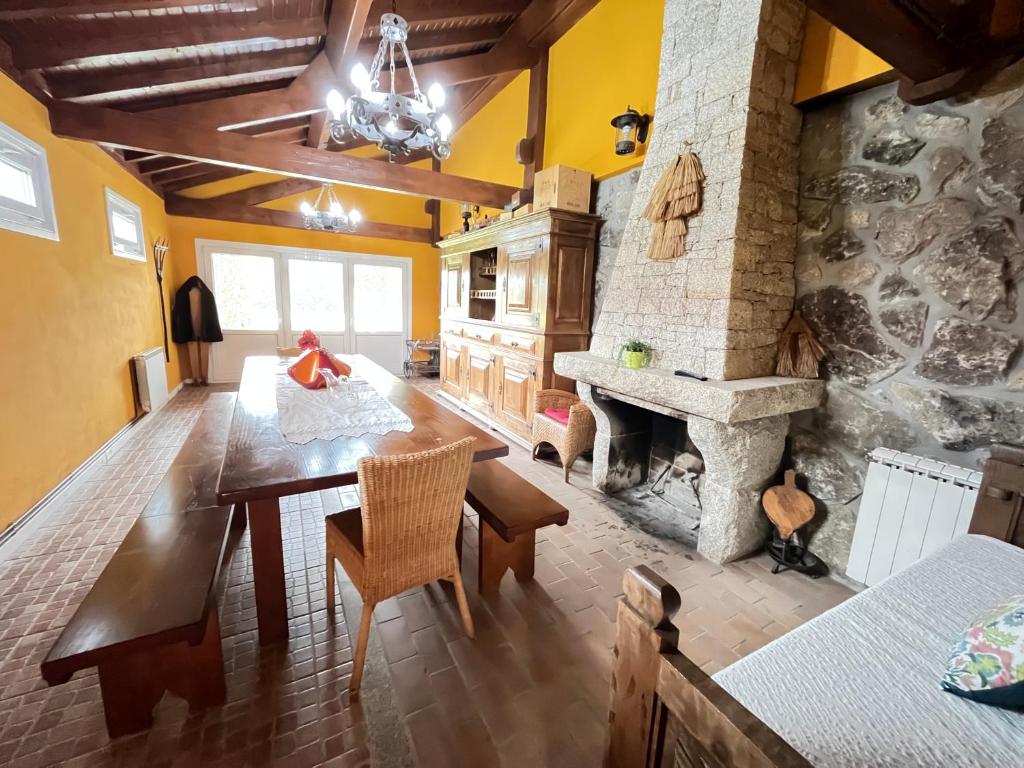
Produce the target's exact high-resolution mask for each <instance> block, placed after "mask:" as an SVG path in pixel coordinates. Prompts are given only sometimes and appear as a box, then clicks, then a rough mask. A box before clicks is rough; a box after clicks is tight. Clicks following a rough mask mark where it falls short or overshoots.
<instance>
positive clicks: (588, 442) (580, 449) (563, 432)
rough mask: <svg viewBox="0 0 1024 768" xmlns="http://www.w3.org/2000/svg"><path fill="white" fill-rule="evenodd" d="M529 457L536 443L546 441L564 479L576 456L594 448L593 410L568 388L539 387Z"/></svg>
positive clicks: (534, 452) (534, 455)
mask: <svg viewBox="0 0 1024 768" xmlns="http://www.w3.org/2000/svg"><path fill="white" fill-rule="evenodd" d="M533 410H534V411H535V413H534V416H533V441H532V442H533V458H534V459H536V458H537V447H538V446H539V445H540V444H541V443H548V444H549V445H551V446H552V447H553V448H554V449H555V450H556V451H558V457H559V458H560V459H561V460H562V470H563V471H564V473H565V482H567V483H568V482H569V472H570V471H571V470H572V465H573V463H574V462H575V461H576V459H577V457H578V456H579V455H580V454H581V453H584V452H586V451H589V450H592V449H593V448H594V435H595V434H596V432H597V424H596V423H595V421H594V414H592V413H591V412H590V409H589V408H588V407H587V406H586V405H584V404H583V403H582V402H580V399H579V397H577V396H576V395H574V394H573V393H572V392H563V391H562V390H560V389H542V390H540V391H538V392H537V394H536V396H535V399H534V408H533Z"/></svg>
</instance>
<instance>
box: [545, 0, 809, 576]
mask: <svg viewBox="0 0 1024 768" xmlns="http://www.w3.org/2000/svg"><path fill="white" fill-rule="evenodd" d="M803 20H804V7H803V4H802V3H800V2H798V0H728V1H726V0H667V2H666V3H665V17H664V31H663V37H662V48H661V64H660V73H659V82H658V94H657V103H656V109H655V115H654V123H653V134H652V138H651V142H650V146H649V147H648V150H647V154H646V156H645V158H644V163H643V166H642V168H641V169H640V173H639V177H638V180H637V185H636V190H635V193H634V195H633V199H632V202H631V204H630V209H629V214H628V217H627V219H626V224H625V227H624V229H623V231H622V235H621V242H620V243H619V245H618V248H617V251H616V253H615V255H614V261H613V263H611V264H603V265H600V268H599V272H601V273H602V274H603V277H602V278H601V279H603V281H604V284H603V285H601V286H599V294H600V304H599V306H598V308H597V312H596V316H595V321H594V329H593V337H592V341H591V346H590V351H589V352H577V353H562V354H557V355H556V356H555V370H556V371H557V372H558V373H559V374H561V375H562V376H566V377H568V378H571V379H574V380H576V381H577V387H578V391H579V394H580V396H581V397H582V398H583V400H584V401H585V402H587V403H588V404H589V405H590V407H591V409H592V410H593V411H594V415H595V418H596V419H597V424H598V434H597V440H596V445H595V449H594V469H593V482H594V486H595V487H596V488H598V489H599V490H602V491H605V492H608V493H612V492H616V491H621V490H623V489H626V488H630V487H633V486H636V485H637V484H638V483H641V482H649V481H650V480H651V479H652V478H650V470H651V463H652V461H651V457H652V435H656V433H657V432H658V431H659V430H660V431H664V429H665V422H659V421H657V419H655V418H654V417H652V414H657V416H658V417H660V418H667V419H671V420H675V421H676V422H677V423H678V424H679V428H680V429H681V430H683V431H682V433H681V434H682V435H683V436H684V437H682V438H677V441H679V440H685V441H687V443H686V444H692V446H693V447H694V448H695V449H696V452H697V453H699V457H700V460H701V461H702V464H703V476H702V477H701V479H700V493H699V515H700V535H699V544H698V549H699V550H700V552H701V553H702V554H704V555H705V556H706V557H708V558H710V559H712V560H715V561H717V562H725V561H728V560H732V559H735V558H737V557H740V556H742V555H744V554H747V553H749V552H750V551H752V550H753V549H755V548H757V547H758V546H759V545H760V544H762V543H763V541H764V537H765V534H766V532H767V521H766V519H765V517H764V515H763V513H762V512H761V510H760V493H761V491H762V490H763V488H764V487H765V485H766V484H767V483H768V482H769V481H770V480H771V479H772V477H773V476H774V475H775V474H776V472H777V470H778V467H779V463H780V461H781V459H782V455H783V451H784V449H785V440H786V434H787V432H788V428H789V415H788V414H790V413H793V412H796V411H800V410H805V409H809V408H814V407H816V406H817V405H818V404H819V403H820V401H821V398H822V393H823V385H822V383H821V382H819V381H805V380H799V379H783V378H779V377H775V376H772V375H771V374H772V372H773V370H774V364H775V356H776V349H777V345H778V338H779V334H780V332H781V330H782V328H783V327H784V326H785V324H786V323H787V321H788V320H789V317H790V314H791V312H792V308H793V297H794V294H795V284H794V279H793V263H794V259H795V256H796V240H797V230H796V226H797V190H798V157H799V139H800V124H801V117H800V113H799V112H798V111H797V109H796V108H795V107H793V106H792V104H791V97H792V91H793V81H794V77H795V71H796V60H797V57H798V55H799V51H800V42H801V35H802V30H803ZM684 141H690V142H691V143H692V145H693V149H694V151H695V152H696V153H697V154H698V155H699V156H700V158H701V161H702V163H703V165H704V170H705V174H706V176H707V180H706V183H705V190H704V205H703V209H702V211H701V213H700V214H699V215H698V216H695V217H693V218H692V219H691V220H690V221H689V222H688V224H689V227H690V231H689V234H688V235H687V239H686V247H685V252H684V255H683V256H682V257H681V258H679V259H676V260H675V261H672V262H654V261H649V260H648V259H647V250H648V246H649V243H650V236H651V229H652V227H651V224H650V223H649V222H647V221H646V220H645V219H644V218H643V215H642V214H643V211H644V208H645V206H646V204H647V201H648V200H649V198H650V195H651V191H652V190H653V188H654V186H655V185H656V184H657V182H658V180H659V179H660V177H661V175H662V173H663V171H664V169H665V167H666V165H667V164H668V163H669V162H671V161H672V160H673V159H674V158H675V157H676V155H678V154H679V153H680V152H682V151H683V149H684ZM629 338H638V339H640V340H642V341H645V342H647V343H649V344H651V345H652V346H653V347H654V348H655V350H656V351H655V354H654V357H653V360H652V367H651V368H646V369H642V370H630V369H627V368H625V367H622V366H620V365H618V364H617V362H616V359H615V358H616V353H617V351H618V349H619V348H620V346H621V345H622V343H623V342H624V341H625V340H627V339H629ZM677 370H682V371H685V372H687V373H689V374H693V375H694V376H680V375H676V373H675V372H676V371H677ZM696 377H706V379H707V380H706V381H701V380H699V379H698V378H696ZM685 452H686V451H684V453H685ZM694 455H696V454H694ZM657 458H658V457H657V455H655V460H656V459H657ZM684 461H685V460H684ZM655 463H656V461H655ZM683 476H684V477H685V474H684V475H683ZM655 490H657V489H655ZM668 514H672V513H671V511H669V512H668Z"/></svg>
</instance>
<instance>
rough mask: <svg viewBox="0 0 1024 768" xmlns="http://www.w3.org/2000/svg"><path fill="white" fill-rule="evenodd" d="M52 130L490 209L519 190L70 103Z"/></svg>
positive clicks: (56, 109)
mask: <svg viewBox="0 0 1024 768" xmlns="http://www.w3.org/2000/svg"><path fill="white" fill-rule="evenodd" d="M50 125H51V128H52V130H53V132H54V133H55V134H56V135H58V136H61V137H63V138H69V139H80V140H84V141H92V142H96V143H99V144H105V145H107V146H112V147H119V148H123V149H138V150H147V151H150V152H157V153H161V154H165V155H176V156H178V157H185V158H189V159H194V160H200V161H203V162H208V163H213V164H215V165H225V166H229V167H234V168H239V169H248V170H252V171H266V172H270V173H280V174H282V175H286V176H299V177H303V178H310V179H319V180H321V181H329V182H338V183H341V184H348V185H351V186H356V187H368V188H372V189H384V190H390V191H394V192H401V193H404V194H411V195H420V196H424V197H439V198H442V199H445V200H453V201H457V202H468V203H476V204H478V205H482V206H487V207H490V208H500V207H502V206H504V205H505V203H507V202H508V200H509V199H510V198H511V196H512V194H513V193H514V192H515V191H516V188H515V187H510V186H508V185H505V184H496V183H493V182H488V181H481V180H478V179H469V178H464V177H460V176H451V175H447V174H443V173H435V172H433V171H428V170H424V169H420V168H410V167H404V166H400V165H396V164H392V163H381V162H379V161H376V160H369V159H365V158H359V157H352V156H350V155H346V154H343V153H340V152H324V151H322V150H317V149H314V148H312V147H305V146H292V145H288V144H281V143H279V142H274V141H268V140H264V139H254V138H249V137H246V136H239V135H237V134H233V133H229V132H224V131H215V130H210V129H207V130H203V129H201V128H196V127H193V126H191V125H183V124H179V123H172V122H170V121H168V120H160V119H156V118H153V117H150V116H147V115H142V114H131V113H127V112H121V111H118V110H113V109H105V108H102V107H92V106H85V105H81V104H69V103H67V102H55V103H52V104H51V105H50Z"/></svg>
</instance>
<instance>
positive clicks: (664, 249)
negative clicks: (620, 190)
mask: <svg viewBox="0 0 1024 768" xmlns="http://www.w3.org/2000/svg"><path fill="white" fill-rule="evenodd" d="M703 184H704V169H703V167H701V164H700V158H699V157H697V156H696V155H695V154H693V152H691V151H690V142H686V151H685V152H684V153H683V154H681V155H678V156H677V157H676V159H675V160H673V161H672V162H671V163H669V165H668V167H667V168H666V169H665V173H664V174H662V177H661V179H660V180H659V181H658V186H656V187H655V188H654V192H653V193H652V194H651V200H650V202H649V203H647V209H646V210H645V211H644V218H646V219H647V220H648V221H650V222H653V223H654V232H652V233H651V247H650V249H649V250H648V251H647V257H648V258H650V259H653V260H654V261H668V260H669V259H674V258H676V257H677V256H679V255H681V254H682V252H683V244H684V242H685V240H686V232H687V229H686V217H687V216H692V215H693V214H695V213H697V212H698V211H699V210H700V206H701V203H702V199H701V194H702V191H703Z"/></svg>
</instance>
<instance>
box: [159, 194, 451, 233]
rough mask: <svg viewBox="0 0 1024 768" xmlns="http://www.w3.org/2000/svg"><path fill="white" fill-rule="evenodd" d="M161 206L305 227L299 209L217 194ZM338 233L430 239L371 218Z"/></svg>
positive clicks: (174, 211) (180, 212)
mask: <svg viewBox="0 0 1024 768" xmlns="http://www.w3.org/2000/svg"><path fill="white" fill-rule="evenodd" d="M164 208H165V209H166V211H167V213H168V214H169V215H171V216H188V217H192V218H200V219H215V220H220V221H237V222H242V223H245V224H262V225H264V226H271V227H289V228H292V229H305V228H306V227H305V225H304V224H303V223H302V216H301V215H300V214H299V213H298V211H279V210H276V209H274V208H257V207H252V206H244V205H237V204H234V203H231V202H224V201H222V200H219V199H218V198H208V199H203V200H197V199H194V198H188V197H181V196H180V195H172V196H168V197H167V198H166V200H165V203H164ZM339 234H346V235H350V236H354V237H376V238H382V239H386V240H405V241H410V242H415V243H431V242H433V240H432V239H431V233H430V230H429V229H428V228H426V227H423V228H420V227H409V226H403V225H401V224H384V223H379V222H373V221H364V222H362V223H360V225H359V227H358V228H357V229H356V230H355V231H354V232H344V233H339Z"/></svg>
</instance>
